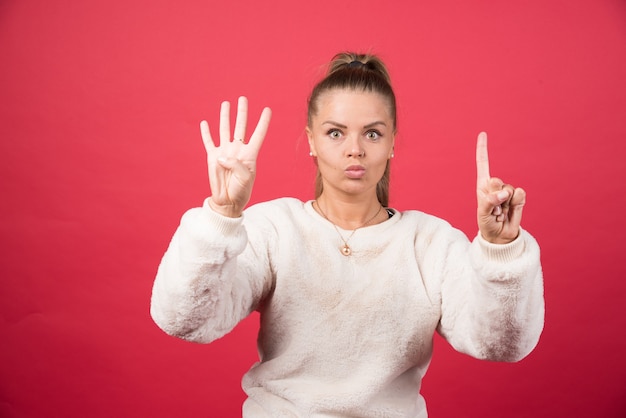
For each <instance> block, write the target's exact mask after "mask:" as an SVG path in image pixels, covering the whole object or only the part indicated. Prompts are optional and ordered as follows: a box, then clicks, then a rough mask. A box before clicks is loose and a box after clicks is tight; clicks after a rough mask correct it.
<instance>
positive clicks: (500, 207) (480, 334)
mask: <svg viewBox="0 0 626 418" xmlns="http://www.w3.org/2000/svg"><path fill="white" fill-rule="evenodd" d="M476 167H477V186H476V195H477V200H478V210H477V219H478V227H479V230H480V233H479V234H478V236H477V237H476V239H475V240H474V241H473V242H472V244H471V245H470V247H469V252H468V251H467V248H465V247H466V244H463V243H462V242H463V241H464V240H462V239H459V240H458V241H456V242H457V243H456V244H451V245H450V246H449V251H447V257H448V259H447V260H446V263H445V265H446V266H447V267H446V269H447V271H445V272H444V279H443V283H442V320H441V323H440V327H439V331H440V333H441V334H442V335H443V336H444V337H445V338H446V339H448V341H449V342H450V343H451V344H452V345H453V346H454V347H455V348H456V349H457V350H459V351H462V352H465V353H467V354H470V355H473V356H475V357H479V358H485V359H492V360H504V361H515V360H520V359H521V358H523V357H525V356H526V355H527V354H528V353H530V351H531V350H532V349H533V348H534V347H535V345H536V344H537V342H538V339H539V335H540V334H541V331H542V329H543V319H544V299H543V276H542V272H541V262H540V254H539V246H538V245H537V242H536V241H535V240H534V238H533V237H532V236H530V234H528V233H527V232H525V231H523V230H522V229H521V227H520V223H521V219H522V209H523V207H524V204H525V201H526V193H525V191H524V190H523V189H520V188H514V187H513V186H511V185H508V184H505V183H504V182H503V181H502V180H500V179H498V178H495V177H491V175H490V174H489V157H488V153H487V135H486V134H485V133H484V132H483V133H481V134H480V135H479V136H478V140H477V145H476ZM458 243H460V244H458Z"/></svg>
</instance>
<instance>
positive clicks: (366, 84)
mask: <svg viewBox="0 0 626 418" xmlns="http://www.w3.org/2000/svg"><path fill="white" fill-rule="evenodd" d="M330 90H355V91H366V92H374V93H378V94H380V95H381V96H383V97H384V98H386V99H387V101H388V102H389V111H390V114H391V118H392V120H393V131H394V132H395V131H396V96H395V94H394V92H393V88H392V87H391V79H390V77H389V72H388V71H387V67H386V66H385V64H384V63H383V62H382V60H381V59H380V58H378V57H377V56H375V55H372V54H357V53H354V52H342V53H339V54H337V55H335V56H334V57H333V59H332V60H331V62H330V64H329V66H328V71H327V73H326V76H325V77H324V78H323V79H322V80H320V81H319V82H318V83H317V84H316V85H315V87H313V91H312V92H311V95H310V96H309V100H308V111H307V123H308V125H309V127H311V122H312V119H313V116H314V115H316V114H317V110H318V108H317V106H318V101H319V97H320V96H321V95H322V94H323V93H325V92H327V91H330ZM389 177H390V162H389V161H387V166H386V167H385V172H384V174H383V176H382V178H381V179H380V180H379V181H378V184H377V185H376V196H377V198H378V201H379V202H380V203H381V204H382V205H383V206H389ZM323 189H324V186H323V184H322V176H321V174H320V172H319V169H318V170H317V174H316V177H315V198H318V197H319V196H320V195H321V194H322V191H323Z"/></svg>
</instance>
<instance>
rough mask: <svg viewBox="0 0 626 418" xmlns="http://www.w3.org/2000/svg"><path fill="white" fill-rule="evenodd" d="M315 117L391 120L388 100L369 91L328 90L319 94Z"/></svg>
mask: <svg viewBox="0 0 626 418" xmlns="http://www.w3.org/2000/svg"><path fill="white" fill-rule="evenodd" d="M316 116H317V117H320V118H322V119H325V118H328V117H335V118H348V119H358V120H362V119H365V120H369V119H376V120H378V119H381V118H385V119H389V118H391V114H390V106H389V100H388V99H387V98H386V97H385V96H383V95H381V94H379V93H376V92H371V91H360V90H348V89H335V90H329V91H327V92H324V93H323V94H321V95H320V96H319V98H318V103H317V115H316ZM337 122H339V121H337ZM366 123H369V122H366Z"/></svg>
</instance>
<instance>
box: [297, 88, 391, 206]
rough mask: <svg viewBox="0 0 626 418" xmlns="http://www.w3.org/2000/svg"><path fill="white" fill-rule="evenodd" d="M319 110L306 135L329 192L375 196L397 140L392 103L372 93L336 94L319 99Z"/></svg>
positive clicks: (344, 91)
mask: <svg viewBox="0 0 626 418" xmlns="http://www.w3.org/2000/svg"><path fill="white" fill-rule="evenodd" d="M317 109H318V111H317V114H315V115H313V117H312V118H311V122H310V126H308V127H307V129H306V131H307V136H308V138H309V146H310V148H311V152H312V153H313V156H314V157H317V165H318V168H319V171H320V174H321V176H322V182H323V186H324V192H329V191H331V190H333V191H334V192H340V193H344V194H349V195H359V194H363V193H373V194H374V196H375V195H376V184H377V183H378V181H379V180H380V179H381V178H382V176H383V173H384V172H385V167H386V165H387V161H388V160H389V158H391V155H392V152H393V144H394V138H395V127H394V125H393V119H392V117H391V114H390V111H389V102H388V100H387V99H386V98H385V97H384V96H381V95H380V94H378V93H373V92H363V91H353V90H331V91H328V92H325V93H323V94H322V95H320V96H319V98H318V103H317Z"/></svg>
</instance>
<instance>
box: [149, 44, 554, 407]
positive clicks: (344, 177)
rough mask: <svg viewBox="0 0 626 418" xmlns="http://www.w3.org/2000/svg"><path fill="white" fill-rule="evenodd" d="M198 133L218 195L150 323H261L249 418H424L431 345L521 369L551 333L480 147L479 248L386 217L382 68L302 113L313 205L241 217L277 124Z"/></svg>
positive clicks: (172, 263)
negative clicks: (312, 167) (313, 180)
mask: <svg viewBox="0 0 626 418" xmlns="http://www.w3.org/2000/svg"><path fill="white" fill-rule="evenodd" d="M229 113H230V109H229V104H228V103H227V102H225V103H223V104H222V108H221V117H220V129H219V144H218V145H216V144H215V143H214V141H213V139H212V137H211V135H210V133H209V128H208V125H207V123H206V122H204V121H203V122H202V123H201V135H202V138H203V140H204V144H205V147H206V151H207V155H208V167H209V182H210V186H211V197H209V198H207V199H206V200H205V202H204V205H203V207H201V208H194V209H191V210H189V211H188V212H187V213H185V214H184V215H183V217H182V220H181V223H180V226H179V227H178V229H177V231H176V233H175V234H174V237H173V238H172V241H171V243H170V246H169V248H168V250H167V252H166V253H165V255H164V257H163V260H162V261H161V264H160V266H159V270H158V273H157V276H156V280H155V283H154V289H153V295H152V307H151V313H152V317H153V318H154V321H155V322H156V323H157V324H158V326H159V327H161V328H162V329H163V330H164V331H165V332H166V333H168V334H171V335H174V336H177V337H180V338H183V339H186V340H190V341H196V342H203V343H208V342H210V341H213V340H215V339H217V338H220V337H222V336H223V335H225V334H226V333H228V332H229V331H230V330H232V329H233V327H234V326H235V325H236V324H237V323H238V322H239V321H241V320H242V319H243V318H245V317H246V316H247V315H249V314H250V313H251V312H253V311H255V310H257V311H259V312H260V320H261V324H260V331H259V338H258V344H259V354H260V361H259V362H258V363H256V364H255V365H253V366H252V368H251V369H250V370H249V371H248V372H247V373H246V375H245V376H244V378H243V388H244V390H245V392H246V394H247V395H248V398H247V400H246V401H245V403H244V405H243V416H244V417H272V418H274V417H326V416H328V417H330V416H332V417H357V416H358V417H426V416H427V413H426V406H425V402H424V399H423V398H422V396H421V395H419V389H420V385H421V380H422V377H423V376H424V374H425V373H426V369H427V368H428V364H429V362H430V359H431V356H432V338H433V334H434V332H439V333H440V334H441V335H442V336H443V337H444V338H445V339H446V340H447V341H448V342H449V343H450V344H451V345H452V346H453V347H454V348H455V349H457V350H458V351H461V352H463V353H467V354H469V355H471V356H474V357H476V358H481V359H490V360H498V361H518V360H520V359H522V358H523V357H525V356H526V355H527V354H528V353H529V352H530V351H531V350H532V349H533V348H534V347H535V345H536V344H537V341H538V339H539V335H540V333H541V331H542V328H543V313H544V305H543V304H544V302H543V281H542V272H541V265H540V259H539V247H538V245H537V243H536V242H535V240H534V239H533V238H532V237H531V236H530V235H529V234H528V233H527V232H526V231H525V230H522V229H521V228H520V221H521V217H522V208H523V206H524V202H525V193H524V191H523V190H522V189H519V188H514V187H513V186H511V185H508V184H506V183H504V182H503V181H501V180H500V179H498V178H494V177H491V176H490V174H489V163H488V157H487V143H486V141H487V139H486V135H485V134H484V133H481V134H480V135H479V136H478V141H477V152H476V162H477V172H478V176H477V198H478V228H479V233H478V234H477V236H476V238H475V239H474V240H473V241H472V242H470V241H469V240H468V239H467V237H466V236H465V235H464V234H463V233H461V232H460V231H459V230H457V229H454V228H452V227H451V226H450V225H449V224H448V223H447V222H445V221H443V220H441V219H438V218H436V217H433V216H430V215H427V214H425V213H422V212H419V211H405V212H399V211H397V210H394V209H393V208H390V207H389V206H388V204H389V202H388V186H389V162H390V160H391V158H392V157H393V152H394V138H395V134H396V103H395V96H394V93H393V90H392V88H391V84H390V81H389V76H388V73H387V70H386V68H385V66H384V64H383V63H382V62H381V61H380V60H379V59H378V58H377V57H375V56H371V55H358V54H352V53H344V54H339V55H337V56H336V57H335V58H334V59H333V61H332V62H331V64H330V68H329V72H328V74H327V76H326V77H325V78H324V79H323V80H321V81H320V82H319V83H318V84H317V86H316V87H315V88H314V90H313V92H312V94H311V97H310V98H309V110H308V123H307V127H306V133H307V135H308V140H309V146H310V154H311V156H312V158H313V159H314V161H315V164H316V165H317V168H318V176H317V188H316V196H315V199H314V200H311V201H307V202H301V201H299V200H297V199H293V198H282V199H277V200H274V201H269V202H264V203H260V204H256V205H252V206H250V207H246V205H247V204H248V201H249V198H250V194H251V191H252V185H253V182H254V179H255V176H256V167H255V161H256V157H257V155H258V152H259V149H260V148H261V145H262V143H263V139H264V137H265V134H266V132H267V128H268V125H269V121H270V110H269V109H265V110H263V112H262V114H261V117H260V120H259V123H258V125H257V127H256V129H255V130H254V133H253V134H252V136H250V138H249V140H247V137H246V135H245V134H246V121H247V101H246V99H245V98H240V99H239V102H238V108H237V119H236V124H235V128H234V132H233V135H231V132H230V126H229Z"/></svg>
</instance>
